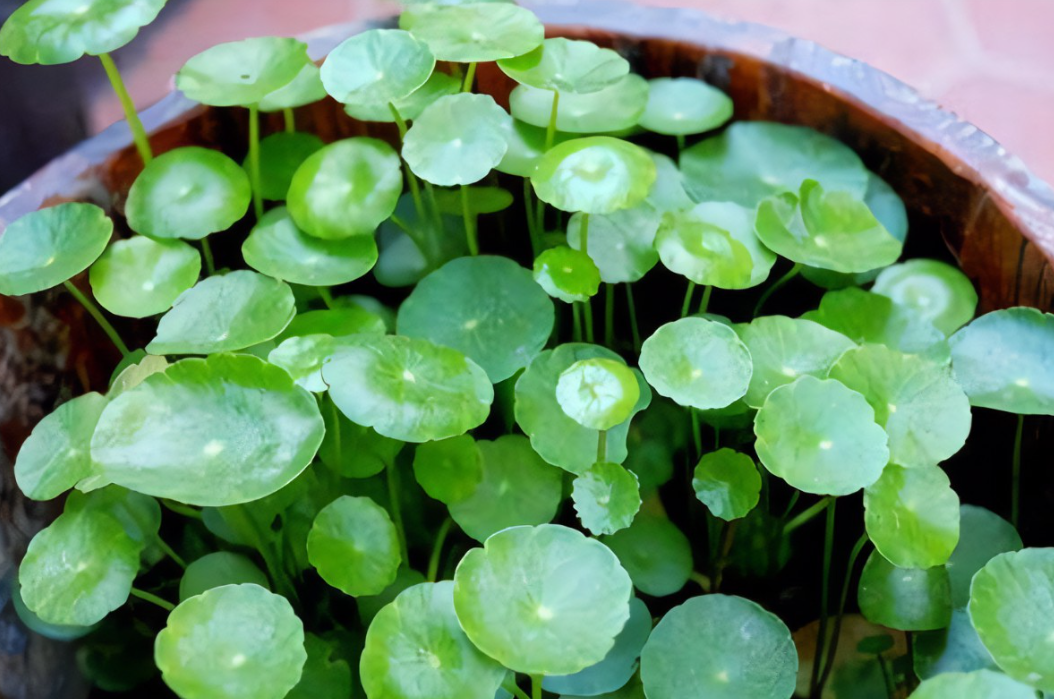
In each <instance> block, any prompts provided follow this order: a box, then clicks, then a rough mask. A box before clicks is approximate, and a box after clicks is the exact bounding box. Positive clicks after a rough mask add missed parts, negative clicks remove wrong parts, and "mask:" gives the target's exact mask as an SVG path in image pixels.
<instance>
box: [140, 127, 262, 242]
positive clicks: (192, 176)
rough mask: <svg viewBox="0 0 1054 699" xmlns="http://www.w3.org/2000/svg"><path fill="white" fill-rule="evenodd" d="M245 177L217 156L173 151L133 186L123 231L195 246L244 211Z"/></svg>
mask: <svg viewBox="0 0 1054 699" xmlns="http://www.w3.org/2000/svg"><path fill="white" fill-rule="evenodd" d="M250 201H252V189H251V187H250V185H249V176H248V175H246V174H245V171H244V170H242V169H241V168H240V167H238V163H236V162H234V161H233V160H231V159H230V158H228V157H227V156H226V155H224V154H223V153H220V152H219V151H215V150H210V149H208V148H199V147H197V146H188V147H185V148H177V149H175V150H170V151H168V152H167V153H164V154H162V155H159V156H158V157H157V158H154V160H152V161H151V162H150V163H149V164H148V165H147V166H146V168H144V169H143V171H142V172H141V173H140V174H139V177H137V178H136V180H135V182H134V183H132V188H131V189H130V190H129V191H128V201H127V203H126V204H125V215H126V216H127V217H128V226H129V227H130V228H131V229H132V230H133V231H135V232H137V233H142V234H143V235H148V236H150V237H152V238H189V239H193V240H197V239H200V238H204V237H205V236H207V235H209V234H210V233H216V232H217V231H224V230H227V229H228V228H230V227H231V226H232V225H234V224H235V223H236V222H238V221H239V220H241V218H242V216H244V215H245V212H246V211H248V210H249V202H250Z"/></svg>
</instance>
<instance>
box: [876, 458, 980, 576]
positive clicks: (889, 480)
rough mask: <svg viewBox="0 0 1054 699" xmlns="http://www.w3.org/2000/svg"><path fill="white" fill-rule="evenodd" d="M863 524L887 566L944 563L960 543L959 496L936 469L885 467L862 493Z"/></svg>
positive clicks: (906, 566)
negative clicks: (889, 564) (888, 564)
mask: <svg viewBox="0 0 1054 699" xmlns="http://www.w3.org/2000/svg"><path fill="white" fill-rule="evenodd" d="M864 524H865V525H866V527H867V535H868V537H869V538H870V539H871V541H872V542H874V544H875V548H876V549H878V551H879V553H881V554H882V556H883V557H884V558H885V559H886V560H887V561H889V562H890V563H892V564H894V565H896V566H898V567H900V568H932V567H933V566H939V565H944V564H945V563H946V562H947V561H948V558H949V557H950V556H951V554H952V551H953V550H954V549H955V545H956V544H957V543H958V542H959V496H958V495H956V494H955V491H954V490H952V488H951V482H950V481H949V480H948V476H947V475H946V474H945V473H944V471H942V470H941V469H940V468H939V467H937V466H925V467H920V468H901V467H900V466H897V465H896V464H889V465H888V466H886V468H885V470H884V471H883V472H882V476H881V477H880V478H879V479H878V480H877V481H875V482H874V483H872V484H871V485H869V486H868V487H867V488H865V489H864Z"/></svg>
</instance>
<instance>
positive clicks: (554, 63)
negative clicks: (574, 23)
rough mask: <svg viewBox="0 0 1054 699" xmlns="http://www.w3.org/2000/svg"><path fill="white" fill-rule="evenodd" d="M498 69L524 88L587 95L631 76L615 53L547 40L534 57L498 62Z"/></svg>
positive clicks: (584, 44) (586, 44) (587, 44)
mask: <svg viewBox="0 0 1054 699" xmlns="http://www.w3.org/2000/svg"><path fill="white" fill-rule="evenodd" d="M498 67H499V68H501V70H502V71H503V72H504V73H505V74H506V75H508V76H509V77H510V78H512V79H513V80H515V81H516V82H518V83H521V84H523V85H530V86H531V87H536V88H540V89H542V90H553V91H556V92H572V93H575V94H586V93H589V92H597V91H598V90H603V89H604V88H605V87H608V86H609V85H611V84H613V83H614V82H616V81H618V80H619V79H620V78H622V77H623V76H624V75H626V74H627V73H629V63H628V62H627V61H626V59H625V58H622V57H621V56H619V55H618V54H617V53H615V52H614V51H612V50H611V49H602V48H600V47H599V46H597V45H596V44H594V43H592V42H590V41H574V40H572V39H564V38H562V37H557V38H554V39H546V40H545V41H544V42H542V45H541V46H539V47H538V48H536V49H535V50H533V51H531V52H530V53H527V54H524V55H523V56H518V57H515V58H507V59H504V60H500V61H498Z"/></svg>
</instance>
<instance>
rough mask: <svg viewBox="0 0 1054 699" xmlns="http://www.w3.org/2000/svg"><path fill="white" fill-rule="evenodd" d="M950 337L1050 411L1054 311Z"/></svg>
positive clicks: (986, 395)
mask: <svg viewBox="0 0 1054 699" xmlns="http://www.w3.org/2000/svg"><path fill="white" fill-rule="evenodd" d="M0 251H2V250H0ZM950 342H951V348H952V349H951V353H952V370H953V371H954V373H955V380H956V381H958V382H959V385H960V386H962V387H963V390H964V391H966V395H968V396H970V403H971V404H972V405H976V406H978V407H981V408H992V409H994V410H1004V411H1006V412H1008V413H1017V414H1019V415H1054V371H1051V366H1054V315H1051V314H1050V313H1042V312H1040V311H1038V310H1036V309H1034V308H1023V307H1022V308H1008V309H1005V310H1001V311H994V312H992V313H988V314H985V315H983V316H981V317H980V318H978V319H977V320H975V321H974V322H972V323H970V324H969V325H967V326H966V327H965V328H963V329H962V330H960V331H959V332H957V333H955V335H953V336H952V338H951V341H950Z"/></svg>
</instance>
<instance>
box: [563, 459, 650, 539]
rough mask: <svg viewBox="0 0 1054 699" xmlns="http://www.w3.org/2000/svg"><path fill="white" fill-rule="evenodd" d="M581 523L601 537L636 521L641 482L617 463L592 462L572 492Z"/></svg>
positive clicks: (575, 483)
mask: <svg viewBox="0 0 1054 699" xmlns="http://www.w3.org/2000/svg"><path fill="white" fill-rule="evenodd" d="M571 499H572V500H573V501H574V505H575V512H577V513H578V518H579V519H580V520H582V526H583V527H585V528H586V529H588V530H589V531H591V532H592V533H593V534H595V535H597V536H599V535H601V534H614V533H615V532H617V531H619V530H620V529H625V528H626V527H628V526H630V525H631V524H632V523H633V518H634V517H635V516H636V515H637V511H638V510H639V509H640V505H641V500H640V483H639V482H638V481H637V476H636V475H635V474H634V473H633V472H632V471H627V470H626V469H624V468H623V467H621V466H619V465H618V464H613V463H609V462H601V463H596V464H593V466H592V467H590V468H589V469H588V470H587V471H586V472H585V473H582V474H580V475H579V476H578V477H577V478H575V482H574V488H573V490H572V491H571Z"/></svg>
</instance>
